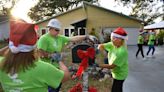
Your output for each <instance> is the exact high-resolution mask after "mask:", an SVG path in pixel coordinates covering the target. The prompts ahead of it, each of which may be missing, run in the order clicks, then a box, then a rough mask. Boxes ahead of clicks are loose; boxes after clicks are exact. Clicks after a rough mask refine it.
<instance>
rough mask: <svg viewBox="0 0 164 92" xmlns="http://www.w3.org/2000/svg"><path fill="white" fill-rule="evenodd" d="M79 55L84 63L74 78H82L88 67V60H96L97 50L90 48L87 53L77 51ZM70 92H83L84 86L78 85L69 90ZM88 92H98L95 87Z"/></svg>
mask: <svg viewBox="0 0 164 92" xmlns="http://www.w3.org/2000/svg"><path fill="white" fill-rule="evenodd" d="M77 54H78V56H79V58H81V59H82V62H81V63H80V66H79V69H78V71H77V73H76V75H75V76H73V78H77V77H78V78H81V75H82V73H83V71H84V70H85V69H87V67H88V59H89V58H91V59H94V57H95V50H94V48H91V47H90V48H88V49H87V50H86V51H83V50H77ZM69 92H82V84H81V83H77V84H76V85H75V86H74V87H73V88H71V89H70V90H69ZM88 92H97V90H96V88H94V87H89V89H88Z"/></svg>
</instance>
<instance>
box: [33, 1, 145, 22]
mask: <svg viewBox="0 0 164 92" xmlns="http://www.w3.org/2000/svg"><path fill="white" fill-rule="evenodd" d="M85 4H86V5H90V6H94V7H97V8H100V9H103V10H105V11H109V12H112V13H115V14H118V15H120V16H123V17H127V18H130V19H133V20H135V21H138V22H143V21H142V20H139V19H136V18H134V17H130V16H128V15H125V14H122V13H118V12H115V11H112V10H110V9H106V8H104V7H101V6H97V5H93V4H90V3H89V2H86V1H83V4H82V5H81V6H79V7H76V8H74V9H71V10H68V11H66V12H63V13H59V14H56V15H54V16H52V17H50V18H47V19H45V20H41V21H38V22H36V23H35V24H39V23H42V22H45V21H47V20H50V19H52V18H55V17H57V16H60V15H63V14H66V13H69V12H72V11H74V10H77V9H80V8H83V7H85Z"/></svg>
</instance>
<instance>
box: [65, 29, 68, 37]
mask: <svg viewBox="0 0 164 92" xmlns="http://www.w3.org/2000/svg"><path fill="white" fill-rule="evenodd" d="M64 33H65V36H68V37H69V29H65V30H64Z"/></svg>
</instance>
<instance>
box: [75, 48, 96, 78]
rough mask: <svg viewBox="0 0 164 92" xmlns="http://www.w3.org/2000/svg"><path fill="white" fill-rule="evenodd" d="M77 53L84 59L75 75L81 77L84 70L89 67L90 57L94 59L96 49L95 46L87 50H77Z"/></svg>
mask: <svg viewBox="0 0 164 92" xmlns="http://www.w3.org/2000/svg"><path fill="white" fill-rule="evenodd" d="M77 54H78V56H79V58H81V59H82V61H81V63H80V66H79V69H78V71H77V73H76V75H75V76H76V77H78V78H80V77H81V75H82V73H83V71H84V70H85V69H86V68H87V67H88V59H89V58H91V59H94V56H95V50H94V48H91V47H90V48H88V49H87V50H86V51H83V50H77Z"/></svg>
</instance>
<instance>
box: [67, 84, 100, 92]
mask: <svg viewBox="0 0 164 92" xmlns="http://www.w3.org/2000/svg"><path fill="white" fill-rule="evenodd" d="M69 92H82V84H81V83H77V84H76V85H75V86H74V87H73V88H71V89H70V90H69ZM88 92H97V89H96V88H94V87H89V89H88Z"/></svg>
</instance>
